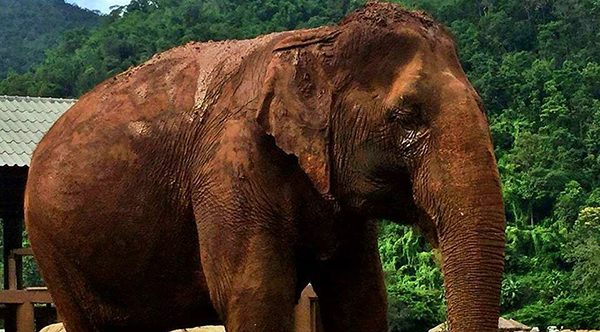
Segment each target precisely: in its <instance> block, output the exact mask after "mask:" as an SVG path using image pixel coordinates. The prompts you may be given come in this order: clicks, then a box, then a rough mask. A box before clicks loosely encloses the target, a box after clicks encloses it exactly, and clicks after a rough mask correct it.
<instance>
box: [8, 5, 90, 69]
mask: <svg viewBox="0 0 600 332" xmlns="http://www.w3.org/2000/svg"><path fill="white" fill-rule="evenodd" d="M101 19H102V18H101V17H100V16H98V14H96V13H93V12H91V11H89V10H84V9H81V8H78V7H75V6H72V5H70V4H67V3H65V2H64V1H63V0H26V1H18V0H0V22H1V23H0V24H2V25H1V28H0V78H4V77H5V76H6V75H7V74H8V72H9V71H13V72H16V73H22V72H25V71H27V70H28V69H29V68H31V67H32V66H33V65H34V64H37V63H40V62H42V61H43V60H44V55H45V51H46V50H47V49H48V48H50V47H53V46H55V45H57V44H58V42H59V41H60V39H61V35H62V33H63V32H65V31H66V30H71V29H74V28H83V29H85V28H91V27H94V26H97V25H98V24H100V21H101Z"/></svg>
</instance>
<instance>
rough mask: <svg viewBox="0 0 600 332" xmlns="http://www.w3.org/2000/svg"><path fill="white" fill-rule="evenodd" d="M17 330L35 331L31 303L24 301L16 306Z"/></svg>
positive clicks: (23, 331)
mask: <svg viewBox="0 0 600 332" xmlns="http://www.w3.org/2000/svg"><path fill="white" fill-rule="evenodd" d="M17 332H35V315H34V306H33V303H31V302H25V303H23V304H21V305H19V306H17Z"/></svg>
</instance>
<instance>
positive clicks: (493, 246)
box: [440, 208, 504, 332]
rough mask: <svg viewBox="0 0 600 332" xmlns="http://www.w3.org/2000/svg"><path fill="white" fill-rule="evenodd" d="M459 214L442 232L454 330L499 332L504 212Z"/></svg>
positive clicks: (445, 280) (447, 296)
mask: <svg viewBox="0 0 600 332" xmlns="http://www.w3.org/2000/svg"><path fill="white" fill-rule="evenodd" d="M452 218H456V220H455V221H454V222H451V223H452V225H451V226H449V227H447V228H445V229H444V231H443V233H442V234H440V248H441V251H442V257H443V272H444V286H445V289H446V300H447V304H448V321H449V325H450V331H453V332H459V331H460V332H475V331H477V332H492V331H494V332H496V331H498V315H499V310H500V285H501V279H502V270H503V266H504V232H503V225H504V223H503V218H504V216H503V214H502V212H501V211H498V210H497V209H496V208H491V210H490V211H481V210H478V211H473V212H472V213H471V214H470V215H465V216H460V217H458V216H457V217H452Z"/></svg>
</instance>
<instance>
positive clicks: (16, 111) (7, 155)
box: [0, 96, 77, 166]
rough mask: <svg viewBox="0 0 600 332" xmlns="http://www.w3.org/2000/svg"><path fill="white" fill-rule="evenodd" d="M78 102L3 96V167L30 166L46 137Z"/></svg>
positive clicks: (0, 115) (0, 153)
mask: <svg viewBox="0 0 600 332" xmlns="http://www.w3.org/2000/svg"><path fill="white" fill-rule="evenodd" d="M76 101H77V100H76V99H57V98H38V97H15V96H0V166H28V165H29V162H30V161H31V154H32V153H33V150H34V149H35V147H36V145H37V144H38V143H39V141H40V140H41V139H42V137H43V136H44V134H45V133H46V132H47V131H48V129H50V127H51V126H52V124H53V123H54V122H55V121H56V120H57V119H58V118H59V117H60V116H61V115H62V114H63V113H64V112H66V111H67V110H68V109H69V108H70V107H71V106H73V104H74V103H75V102H76Z"/></svg>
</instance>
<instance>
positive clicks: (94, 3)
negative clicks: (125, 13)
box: [67, 0, 130, 14]
mask: <svg viewBox="0 0 600 332" xmlns="http://www.w3.org/2000/svg"><path fill="white" fill-rule="evenodd" d="M129 1H130V0H67V2H70V3H74V4H76V5H78V6H79V7H82V8H88V9H92V10H99V11H101V12H103V13H105V14H106V13H108V12H109V11H110V10H109V8H110V6H115V5H118V6H122V5H126V4H128V3H129Z"/></svg>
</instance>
